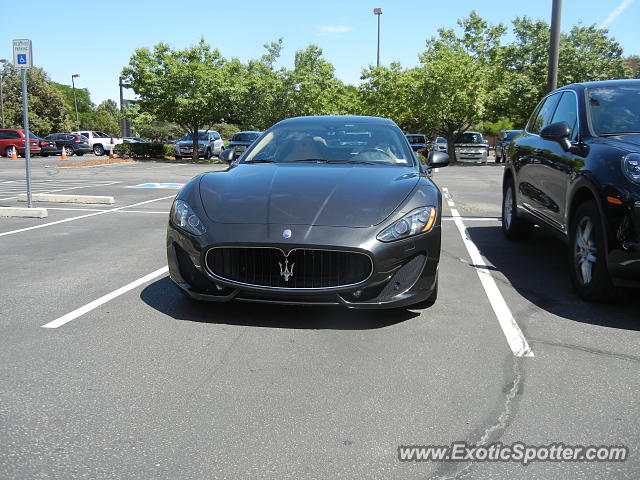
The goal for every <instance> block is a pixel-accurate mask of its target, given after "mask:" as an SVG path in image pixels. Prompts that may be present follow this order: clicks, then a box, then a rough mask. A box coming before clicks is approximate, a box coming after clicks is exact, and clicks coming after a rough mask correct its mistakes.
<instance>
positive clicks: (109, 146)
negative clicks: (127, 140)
mask: <svg viewBox="0 0 640 480" xmlns="http://www.w3.org/2000/svg"><path fill="white" fill-rule="evenodd" d="M71 133H75V134H77V135H84V136H85V137H87V138H88V139H89V145H90V146H91V150H93V153H94V154H96V155H104V154H105V153H111V151H112V150H113V147H114V146H116V145H117V144H118V143H122V142H123V140H122V138H118V137H110V136H109V135H107V134H106V133H102V132H98V131H96V130H78V131H76V132H71Z"/></svg>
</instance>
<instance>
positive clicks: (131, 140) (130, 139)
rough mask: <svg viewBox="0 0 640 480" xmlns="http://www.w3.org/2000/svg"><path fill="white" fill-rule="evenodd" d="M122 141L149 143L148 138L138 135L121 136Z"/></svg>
mask: <svg viewBox="0 0 640 480" xmlns="http://www.w3.org/2000/svg"><path fill="white" fill-rule="evenodd" d="M122 142H123V143H149V140H145V139H144V138H140V137H122Z"/></svg>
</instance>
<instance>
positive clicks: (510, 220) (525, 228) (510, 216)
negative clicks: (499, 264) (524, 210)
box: [502, 179, 534, 240]
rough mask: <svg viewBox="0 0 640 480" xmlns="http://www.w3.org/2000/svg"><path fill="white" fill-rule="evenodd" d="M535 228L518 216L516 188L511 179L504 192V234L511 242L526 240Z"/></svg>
mask: <svg viewBox="0 0 640 480" xmlns="http://www.w3.org/2000/svg"><path fill="white" fill-rule="evenodd" d="M533 226H534V225H533V223H531V222H529V221H527V220H524V219H523V218H520V217H519V216H518V208H517V206H516V192H515V187H514V185H513V180H512V179H509V180H508V181H507V183H506V184H505V186H504V190H503V191H502V232H503V233H504V235H505V237H507V238H508V239H509V240H525V239H527V238H528V237H529V236H530V235H531V232H533Z"/></svg>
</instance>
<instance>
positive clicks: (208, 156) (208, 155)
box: [204, 148, 212, 160]
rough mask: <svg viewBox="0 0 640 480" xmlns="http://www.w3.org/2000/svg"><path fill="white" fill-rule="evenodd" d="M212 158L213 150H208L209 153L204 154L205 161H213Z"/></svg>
mask: <svg viewBox="0 0 640 480" xmlns="http://www.w3.org/2000/svg"><path fill="white" fill-rule="evenodd" d="M211 156H212V155H211V149H210V148H207V151H206V153H205V154H204V158H205V160H211Z"/></svg>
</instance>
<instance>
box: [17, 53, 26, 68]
mask: <svg viewBox="0 0 640 480" xmlns="http://www.w3.org/2000/svg"><path fill="white" fill-rule="evenodd" d="M26 64H27V54H26V53H19V54H18V65H26Z"/></svg>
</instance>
